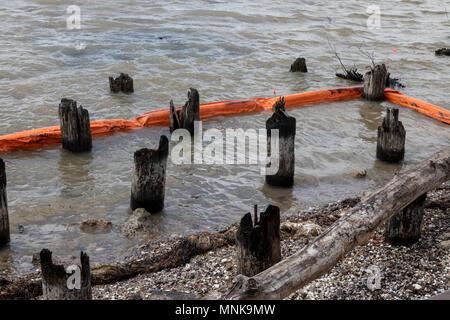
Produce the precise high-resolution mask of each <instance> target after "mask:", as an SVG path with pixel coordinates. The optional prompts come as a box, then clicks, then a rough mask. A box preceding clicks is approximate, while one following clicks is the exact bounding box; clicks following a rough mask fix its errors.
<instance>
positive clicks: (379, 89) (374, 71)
mask: <svg viewBox="0 0 450 320" xmlns="http://www.w3.org/2000/svg"><path fill="white" fill-rule="evenodd" d="M388 77H389V73H388V72H387V69H386V66H385V65H384V64H382V65H376V66H375V67H373V68H371V69H370V71H368V72H367V73H366V75H365V76H364V89H363V97H364V98H365V99H366V100H372V101H380V100H383V99H384V89H385V88H386V82H387V79H388Z"/></svg>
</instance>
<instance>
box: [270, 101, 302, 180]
mask: <svg viewBox="0 0 450 320" xmlns="http://www.w3.org/2000/svg"><path fill="white" fill-rule="evenodd" d="M285 104H286V101H285V100H284V97H281V98H280V99H279V100H278V101H277V102H276V103H275V106H274V109H275V112H274V113H273V115H272V116H271V117H270V118H269V119H268V120H267V121H266V129H267V156H268V157H269V159H272V158H273V157H272V151H271V141H270V140H271V131H272V130H274V129H278V136H279V156H278V159H279V169H278V172H277V173H276V174H273V175H266V182H267V183H268V184H269V185H272V186H279V187H291V186H292V185H293V184H294V171H295V131H296V119H295V118H294V117H291V116H289V115H288V114H287V113H286V110H285ZM273 160H274V159H272V161H273ZM276 160H277V159H275V161H276ZM268 166H274V164H273V163H269V164H268Z"/></svg>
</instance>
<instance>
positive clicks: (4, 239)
mask: <svg viewBox="0 0 450 320" xmlns="http://www.w3.org/2000/svg"><path fill="white" fill-rule="evenodd" d="M9 241H10V235H9V216H8V198H7V197H6V168H5V162H4V161H3V159H2V158H0V247H2V246H4V245H5V244H7V243H8V242H9Z"/></svg>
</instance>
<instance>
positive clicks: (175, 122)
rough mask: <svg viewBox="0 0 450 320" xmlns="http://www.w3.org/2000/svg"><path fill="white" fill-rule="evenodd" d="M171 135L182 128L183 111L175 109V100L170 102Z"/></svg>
mask: <svg viewBox="0 0 450 320" xmlns="http://www.w3.org/2000/svg"><path fill="white" fill-rule="evenodd" d="M169 116H170V133H172V132H174V131H175V130H177V129H179V128H181V127H182V125H181V121H180V118H181V110H177V109H175V106H174V105H173V100H170V112H169Z"/></svg>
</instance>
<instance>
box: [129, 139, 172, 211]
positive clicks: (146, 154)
mask: <svg viewBox="0 0 450 320" xmlns="http://www.w3.org/2000/svg"><path fill="white" fill-rule="evenodd" d="M168 154H169V140H168V139H167V137H166V136H164V135H162V136H161V138H160V140H159V147H158V149H157V150H152V149H147V148H144V149H140V150H138V151H136V152H135V153H134V164H135V170H134V176H133V181H132V184H131V201H130V205H131V209H132V210H135V209H137V208H144V209H145V210H146V211H148V212H150V213H154V212H158V211H161V210H162V209H163V208H164V195H165V185H166V167H167V156H168Z"/></svg>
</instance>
